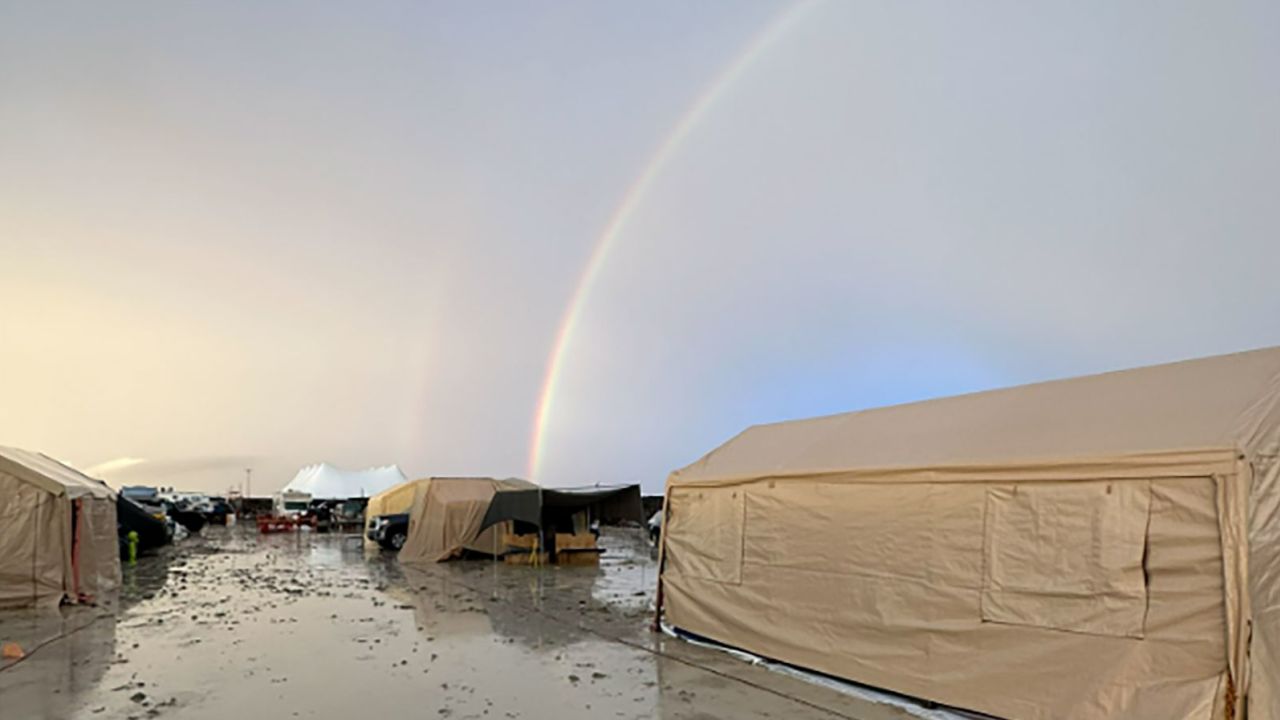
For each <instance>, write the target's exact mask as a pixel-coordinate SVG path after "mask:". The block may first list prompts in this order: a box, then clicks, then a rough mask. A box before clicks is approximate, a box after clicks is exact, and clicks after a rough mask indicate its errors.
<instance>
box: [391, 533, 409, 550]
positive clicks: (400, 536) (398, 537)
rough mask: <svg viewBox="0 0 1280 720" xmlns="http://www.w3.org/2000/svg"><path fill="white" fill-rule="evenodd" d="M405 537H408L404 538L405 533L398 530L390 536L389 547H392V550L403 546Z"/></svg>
mask: <svg viewBox="0 0 1280 720" xmlns="http://www.w3.org/2000/svg"><path fill="white" fill-rule="evenodd" d="M407 539H408V538H406V537H405V534H404V533H402V532H398V533H396V534H394V535H392V536H391V549H392V550H399V549H400V548H402V547H404V541H405V540H407Z"/></svg>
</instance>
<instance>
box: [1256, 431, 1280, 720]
mask: <svg viewBox="0 0 1280 720" xmlns="http://www.w3.org/2000/svg"><path fill="white" fill-rule="evenodd" d="M1251 496H1252V501H1251V503H1250V514H1249V580H1250V593H1249V596H1250V603H1251V605H1252V611H1253V643H1252V647H1251V650H1252V667H1251V672H1250V676H1251V682H1250V688H1249V717H1250V718H1280V459H1277V457H1276V456H1275V455H1269V456H1267V457H1266V458H1265V459H1263V461H1262V462H1260V463H1259V465H1258V466H1257V467H1256V468H1255V480H1254V484H1253V491H1252V493H1251Z"/></svg>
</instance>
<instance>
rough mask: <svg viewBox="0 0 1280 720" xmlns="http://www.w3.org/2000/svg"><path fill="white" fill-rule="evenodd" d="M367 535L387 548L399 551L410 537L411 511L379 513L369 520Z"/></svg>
mask: <svg viewBox="0 0 1280 720" xmlns="http://www.w3.org/2000/svg"><path fill="white" fill-rule="evenodd" d="M366 530H367V531H366V533H365V537H367V538H369V539H370V540H372V541H374V542H376V543H378V544H379V545H381V546H382V547H384V548H386V549H387V550H396V551H399V550H400V548H402V547H404V541H405V539H407V538H408V537H409V513H396V514H394V515H378V516H377V517H375V518H372V519H371V520H369V525H368V527H367V528H366Z"/></svg>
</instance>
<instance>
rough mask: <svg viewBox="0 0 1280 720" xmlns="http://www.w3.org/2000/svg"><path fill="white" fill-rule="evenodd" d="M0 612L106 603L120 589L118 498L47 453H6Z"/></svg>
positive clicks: (0, 489) (0, 458) (1, 485)
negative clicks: (2, 610)
mask: <svg viewBox="0 0 1280 720" xmlns="http://www.w3.org/2000/svg"><path fill="white" fill-rule="evenodd" d="M0 501H2V502H0V608H12V607H25V606H32V605H36V606H56V605H58V604H59V603H60V602H61V601H62V600H64V599H66V600H69V601H71V602H77V601H80V600H89V601H94V600H99V599H102V598H104V597H105V596H106V595H107V594H108V593H109V592H110V591H112V590H114V589H115V588H117V587H119V584H120V559H119V545H118V542H117V538H116V495H115V493H114V492H112V491H111V489H110V488H108V487H107V486H106V485H105V484H103V483H101V482H99V481H97V480H94V479H92V478H89V477H87V476H85V475H83V474H81V473H80V472H78V471H76V470H74V469H72V468H70V467H67V466H66V465H63V464H62V463H60V462H58V461H56V460H53V459H52V458H49V457H47V456H44V455H41V454H39V453H34V452H30V451H27V450H20V449H17V448H7V447H0Z"/></svg>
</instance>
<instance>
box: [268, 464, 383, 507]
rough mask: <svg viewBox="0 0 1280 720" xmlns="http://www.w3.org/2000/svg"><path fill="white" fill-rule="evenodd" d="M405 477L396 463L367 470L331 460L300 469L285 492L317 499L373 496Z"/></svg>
mask: <svg viewBox="0 0 1280 720" xmlns="http://www.w3.org/2000/svg"><path fill="white" fill-rule="evenodd" d="M406 479H407V478H405V476H404V473H402V472H400V468H399V467H397V466H395V465H387V466H384V467H376V468H368V469H367V470H343V469H342V468H338V467H334V466H332V465H330V464H329V463H320V464H319V465H308V466H306V467H304V468H302V469H301V470H299V471H298V474H297V475H294V476H293V480H290V481H289V484H288V485H285V486H284V491H283V492H286V493H287V492H301V493H307V494H308V495H310V496H311V497H312V498H314V499H318V500H346V499H348V498H358V497H373V496H374V495H377V494H378V493H380V492H382V491H383V490H387V489H389V488H392V487H395V486H396V485H399V484H400V483H402V482H404V481H405V480H406Z"/></svg>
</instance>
